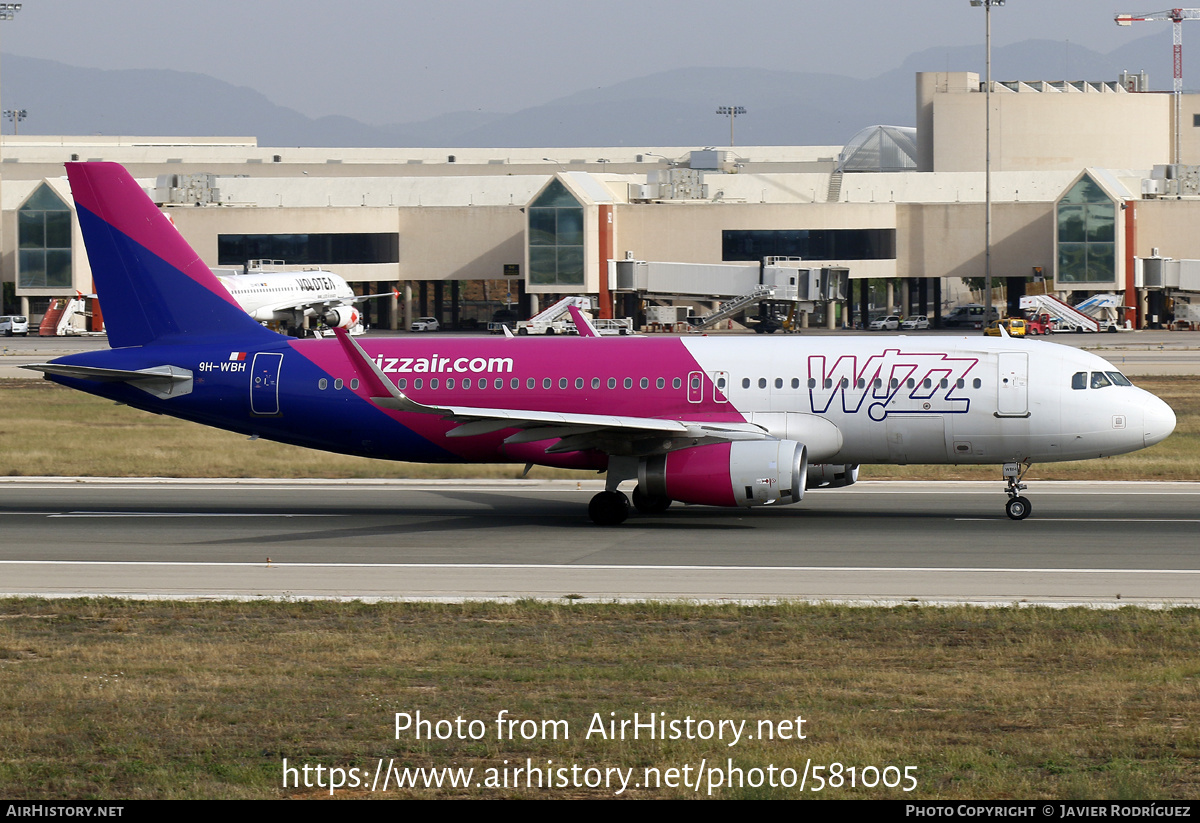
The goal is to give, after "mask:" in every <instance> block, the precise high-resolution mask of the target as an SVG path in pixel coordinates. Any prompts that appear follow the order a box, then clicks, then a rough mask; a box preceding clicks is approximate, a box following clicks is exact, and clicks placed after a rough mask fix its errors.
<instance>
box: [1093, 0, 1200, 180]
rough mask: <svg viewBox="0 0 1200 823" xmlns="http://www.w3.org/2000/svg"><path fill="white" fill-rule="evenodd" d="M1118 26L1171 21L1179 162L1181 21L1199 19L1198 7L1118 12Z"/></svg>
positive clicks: (1181, 70) (1181, 67) (1181, 90)
mask: <svg viewBox="0 0 1200 823" xmlns="http://www.w3.org/2000/svg"><path fill="white" fill-rule="evenodd" d="M1114 19H1115V20H1116V21H1117V25H1118V26H1128V25H1131V24H1133V23H1143V22H1146V21H1149V20H1170V21H1171V23H1172V26H1171V28H1172V31H1171V35H1172V42H1173V43H1174V47H1173V55H1174V58H1175V164H1176V165H1178V164H1179V117H1180V115H1179V112H1180V105H1181V101H1182V98H1183V21H1184V20H1200V9H1167V10H1166V11H1151V12H1143V13H1142V14H1118V15H1117V16H1116V17H1115V18H1114Z"/></svg>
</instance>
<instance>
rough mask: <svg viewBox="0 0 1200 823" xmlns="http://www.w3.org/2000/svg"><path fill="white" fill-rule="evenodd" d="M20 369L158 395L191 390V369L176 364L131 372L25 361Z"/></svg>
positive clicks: (183, 393)
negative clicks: (136, 389)
mask: <svg viewBox="0 0 1200 823" xmlns="http://www.w3.org/2000/svg"><path fill="white" fill-rule="evenodd" d="M21 368H23V369H29V370H30V371H40V372H42V373H43V374H47V375H50V374H53V375H58V376H59V377H73V378H75V379H76V380H92V381H94V382H97V383H128V384H129V385H131V386H134V387H136V388H139V389H141V390H142V391H144V392H147V393H148V394H152V395H154V396H155V397H159V398H167V397H181V396H183V395H185V394H191V391H192V373H191V371H189V370H188V369H181V368H179V367H178V366H152V367H151V368H148V369H138V370H136V371H132V370H129V369H102V368H99V367H97V366H71V365H67V364H65V363H29V364H26V365H23V366H21Z"/></svg>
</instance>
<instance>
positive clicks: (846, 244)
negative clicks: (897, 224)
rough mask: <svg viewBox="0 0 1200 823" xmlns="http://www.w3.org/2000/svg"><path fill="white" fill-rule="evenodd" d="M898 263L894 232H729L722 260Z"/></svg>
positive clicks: (723, 234)
mask: <svg viewBox="0 0 1200 823" xmlns="http://www.w3.org/2000/svg"><path fill="white" fill-rule="evenodd" d="M764 257H799V258H802V259H804V260H895V259H896V230H895V229H726V230H725V231H722V232H721V259H722V260H726V261H737V260H762V259H763V258H764Z"/></svg>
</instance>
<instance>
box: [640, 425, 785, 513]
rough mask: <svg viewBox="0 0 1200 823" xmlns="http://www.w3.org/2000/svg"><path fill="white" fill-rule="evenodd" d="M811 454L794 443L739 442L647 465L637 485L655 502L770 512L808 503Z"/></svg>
mask: <svg viewBox="0 0 1200 823" xmlns="http://www.w3.org/2000/svg"><path fill="white" fill-rule="evenodd" d="M807 467H808V450H807V449H806V448H805V446H804V444H803V443H797V442H796V441H794V440H738V441H735V442H732V443H714V444H712V445H708V446H695V447H693V448H690V449H681V450H680V451H677V452H668V453H667V454H664V455H658V456H655V457H651V458H649V459H647V460H644V461H642V463H641V465H640V466H639V468H638V483H639V484H640V485H641V488H642V490H643V492H644V493H645V494H646V495H648V496H651V497H665V498H667V499H669V500H678V501H680V502H682V503H700V504H703V505H706V506H765V505H767V504H770V503H779V504H781V505H784V504H787V503H796V502H799V500H800V499H801V498H802V497H804V488H805V475H806V473H807Z"/></svg>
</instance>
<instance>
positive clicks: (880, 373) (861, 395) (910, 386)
mask: <svg viewBox="0 0 1200 823" xmlns="http://www.w3.org/2000/svg"><path fill="white" fill-rule="evenodd" d="M827 360H828V358H826V357H825V356H824V355H822V354H814V355H810V356H809V358H808V394H809V400H810V403H811V406H812V410H813V413H814V414H825V413H826V412H828V411H829V407H830V406H831V405H832V404H833V401H834V398H835V397H837V396H839V395H840V396H841V405H842V409H841V410H842V411H843V412H844V413H846V414H857V413H859V412H860V411H862V410H863V407H864V406H865V407H866V411H867V416H868V417H870V418H871V419H872V420H883V419H885V418H886V417H887V416H888V415H889V414H897V413H904V414H913V413H918V414H922V413H925V414H964V413H966V412H967V411H968V410H969V409H970V407H971V401H970V399H969V398H967V397H964V396H958V395H960V394H962V393H963V390H964V389H965V388H966V385H967V383H966V377H967V373H968V372H970V371H971V369H973V368H974V367H975V366H976V364H978V363H979V360H978V358H975V357H951V356H950V355H949V354H945V353H943V352H901V351H900V350H899V349H885V350H884V351H883V352H882V353H881V354H873V355H871V356H870V357H867V358H865V359H863V360H862V364H861V365H860V364H859V360H860V358H859V357H857V356H855V355H842V356H841V357H839V358H838V359H837V360H835V361H834V362H833V364H832V365H829V364H828V363H827Z"/></svg>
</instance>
